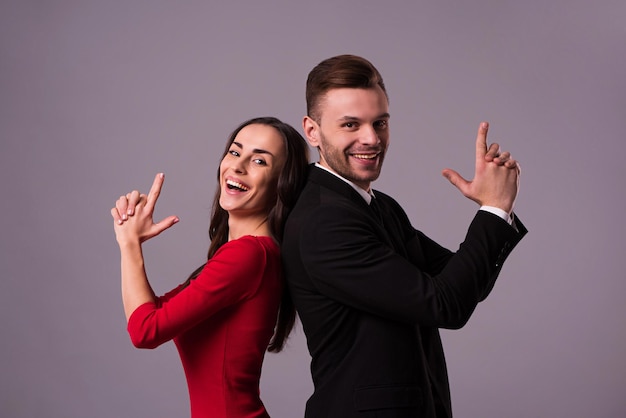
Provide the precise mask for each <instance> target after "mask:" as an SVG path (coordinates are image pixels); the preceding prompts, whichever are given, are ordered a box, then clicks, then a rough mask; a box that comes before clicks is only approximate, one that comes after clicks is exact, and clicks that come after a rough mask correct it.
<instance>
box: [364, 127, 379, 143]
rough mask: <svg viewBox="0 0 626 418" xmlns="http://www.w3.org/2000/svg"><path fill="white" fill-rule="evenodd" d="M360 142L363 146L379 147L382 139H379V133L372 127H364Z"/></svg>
mask: <svg viewBox="0 0 626 418" xmlns="http://www.w3.org/2000/svg"><path fill="white" fill-rule="evenodd" d="M360 141H361V143H362V144H366V145H378V143H379V142H380V138H379V137H378V132H376V129H374V127H373V126H371V125H363V127H362V128H361V135H360Z"/></svg>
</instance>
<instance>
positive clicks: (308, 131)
mask: <svg viewBox="0 0 626 418" xmlns="http://www.w3.org/2000/svg"><path fill="white" fill-rule="evenodd" d="M302 130H303V131H304V135H305V136H306V139H307V141H308V142H309V145H311V146H312V147H313V148H317V147H318V146H319V136H320V135H319V132H320V126H319V125H318V124H317V122H315V121H314V120H313V119H311V117H309V116H305V117H304V119H302Z"/></svg>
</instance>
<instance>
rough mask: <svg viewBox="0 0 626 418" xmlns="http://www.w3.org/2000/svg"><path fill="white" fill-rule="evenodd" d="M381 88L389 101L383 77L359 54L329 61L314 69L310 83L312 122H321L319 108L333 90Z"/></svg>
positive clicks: (308, 92)
mask: <svg viewBox="0 0 626 418" xmlns="http://www.w3.org/2000/svg"><path fill="white" fill-rule="evenodd" d="M376 86H379V87H380V88H381V89H382V90H383V92H384V93H385V96H386V97H387V100H389V96H387V90H386V89H385V83H384V82H383V77H382V76H381V75H380V73H379V72H378V70H377V69H376V67H374V65H372V63H371V62H369V61H368V60H366V59H365V58H361V57H358V56H356V55H337V56H335V57H332V58H328V59H326V60H324V61H322V62H320V63H319V64H317V66H316V67H315V68H313V69H312V70H311V72H310V73H309V77H308V78H307V80H306V111H307V115H308V116H309V117H311V119H313V120H315V121H316V122H317V123H320V119H319V117H320V114H319V105H320V102H321V100H322V98H323V96H324V95H325V94H326V92H328V91H329V90H332V89H339V88H362V89H371V88H375V87H376Z"/></svg>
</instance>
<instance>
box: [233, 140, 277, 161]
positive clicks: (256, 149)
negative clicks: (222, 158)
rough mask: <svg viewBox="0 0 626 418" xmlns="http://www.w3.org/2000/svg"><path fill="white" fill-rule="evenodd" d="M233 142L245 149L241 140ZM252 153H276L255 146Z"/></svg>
mask: <svg viewBox="0 0 626 418" xmlns="http://www.w3.org/2000/svg"><path fill="white" fill-rule="evenodd" d="M233 144H235V145H237V146H238V147H239V148H241V149H243V145H241V144H240V143H239V142H237V141H233ZM252 153H253V154H269V155H271V156H272V157H273V156H274V154H272V153H271V152H269V151H267V150H264V149H261V148H254V149H253V150H252Z"/></svg>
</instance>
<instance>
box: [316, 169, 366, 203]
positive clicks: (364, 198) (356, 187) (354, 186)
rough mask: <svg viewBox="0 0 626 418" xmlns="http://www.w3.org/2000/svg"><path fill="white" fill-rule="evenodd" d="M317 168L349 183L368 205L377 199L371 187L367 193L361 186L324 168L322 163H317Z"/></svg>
mask: <svg viewBox="0 0 626 418" xmlns="http://www.w3.org/2000/svg"><path fill="white" fill-rule="evenodd" d="M315 167H319V168H321V169H322V170H325V171H327V172H329V173H330V174H332V175H333V176H335V177H337V178H339V179H341V180H343V181H345V182H346V183H348V184H349V185H350V187H352V188H353V189H354V190H356V192H357V193H358V194H359V195H360V196H361V197H362V198H363V200H365V203H367V204H368V205H369V204H370V202H371V201H372V197H375V196H374V192H373V191H372V188H371V187H370V189H369V191H365V190H363V189H362V188H360V187H359V186H357V185H356V184H354V183H353V182H351V181H350V180H348V179H346V178H343V177H341V176H340V175H339V174H337V173H335V172H334V171H332V170H330V169H328V168H326V167H324V166H323V165H321V164H320V163H315Z"/></svg>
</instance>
